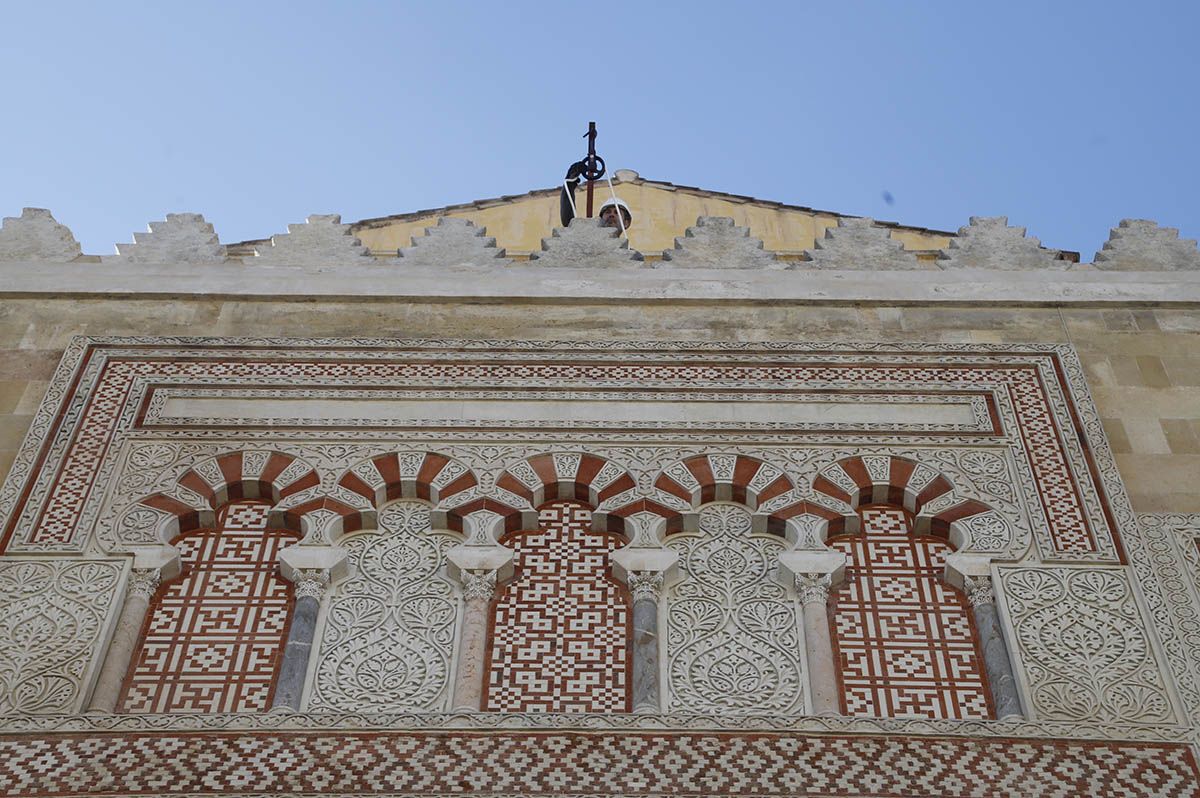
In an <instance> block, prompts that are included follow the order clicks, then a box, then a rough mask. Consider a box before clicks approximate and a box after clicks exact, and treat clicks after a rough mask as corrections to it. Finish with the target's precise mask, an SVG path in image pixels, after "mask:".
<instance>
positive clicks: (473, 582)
mask: <svg viewBox="0 0 1200 798" xmlns="http://www.w3.org/2000/svg"><path fill="white" fill-rule="evenodd" d="M462 583H463V596H464V597H465V598H466V599H467V601H472V600H479V601H491V600H492V596H493V595H494V594H495V593H496V572H495V571H463V572H462Z"/></svg>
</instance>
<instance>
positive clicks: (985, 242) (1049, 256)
mask: <svg viewBox="0 0 1200 798" xmlns="http://www.w3.org/2000/svg"><path fill="white" fill-rule="evenodd" d="M1057 254H1058V252H1057V251H1056V250H1050V249H1045V248H1044V247H1043V246H1042V244H1041V242H1040V241H1038V240H1037V239H1036V238H1034V237H1032V236H1026V235H1025V228H1024V227H1014V226H1012V225H1009V223H1008V217H1007V216H972V217H971V223H970V224H968V225H967V226H966V227H960V228H958V237H957V238H954V239H951V241H950V246H948V247H947V248H946V249H944V250H942V251H941V253H940V254H939V255H938V262H937V265H938V266H940V267H942V268H943V269H993V270H998V271H1016V270H1029V271H1035V270H1040V269H1065V268H1067V266H1069V265H1070V264H1069V263H1068V262H1067V261H1063V260H1058V259H1057V258H1056V256H1057Z"/></svg>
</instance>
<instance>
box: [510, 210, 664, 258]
mask: <svg viewBox="0 0 1200 798" xmlns="http://www.w3.org/2000/svg"><path fill="white" fill-rule="evenodd" d="M530 258H531V259H533V260H534V261H536V263H537V265H538V266H543V267H548V268H559V269H562V268H568V269H613V268H619V269H629V268H641V267H642V264H641V261H642V253H640V252H637V251H636V250H632V249H630V248H629V241H628V239H626V238H624V237H623V236H622V235H621V231H620V230H618V229H617V228H615V227H601V226H600V220H599V219H585V218H583V217H579V216H576V217H575V218H574V219H572V220H571V224H570V225H569V226H568V227H566V228H562V227H560V228H557V229H555V231H554V235H553V236H551V237H550V238H543V239H542V252H540V253H537V252H535V253H533V254H532V255H530Z"/></svg>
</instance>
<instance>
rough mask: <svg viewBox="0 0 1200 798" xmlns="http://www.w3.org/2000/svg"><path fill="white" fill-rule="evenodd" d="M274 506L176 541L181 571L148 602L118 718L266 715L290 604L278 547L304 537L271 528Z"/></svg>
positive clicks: (226, 518)
mask: <svg viewBox="0 0 1200 798" xmlns="http://www.w3.org/2000/svg"><path fill="white" fill-rule="evenodd" d="M269 509H270V507H269V506H268V505H266V504H258V503H253V502H236V503H232V504H228V505H226V506H225V507H223V508H221V510H219V511H218V513H217V524H216V528H215V529H206V530H200V531H196V532H189V533H187V534H186V535H184V536H183V537H180V538H179V539H177V540H176V541H175V546H176V547H178V549H179V550H180V553H181V555H182V559H183V574H182V576H181V577H180V578H178V579H176V580H174V581H172V582H170V583H168V584H166V585H164V586H163V587H160V588H159V590H158V593H157V594H156V595H155V597H154V599H153V601H152V602H151V605H150V610H149V612H148V613H147V618H146V625H145V627H144V628H143V631H142V639H141V641H140V645H139V646H138V648H137V649H136V652H137V653H136V654H135V659H134V663H133V665H132V667H131V669H130V673H129V674H128V676H127V677H126V680H125V686H124V692H123V695H122V698H121V702H120V704H119V707H118V711H119V712H262V711H265V710H267V709H269V704H268V700H269V699H270V695H271V687H272V682H273V680H274V677H275V671H276V668H277V666H278V663H279V657H280V653H281V651H282V648H283V643H284V635H285V633H286V631H287V622H288V613H289V611H290V609H291V604H292V587H291V584H290V583H289V582H286V581H284V580H283V579H282V578H280V577H279V576H278V575H277V573H276V572H277V570H278V556H279V550H280V549H281V548H283V547H284V546H287V545H288V544H290V543H292V542H293V541H295V540H296V539H297V538H298V537H299V536H298V535H297V534H296V533H294V532H291V531H289V530H286V529H267V511H268V510H269Z"/></svg>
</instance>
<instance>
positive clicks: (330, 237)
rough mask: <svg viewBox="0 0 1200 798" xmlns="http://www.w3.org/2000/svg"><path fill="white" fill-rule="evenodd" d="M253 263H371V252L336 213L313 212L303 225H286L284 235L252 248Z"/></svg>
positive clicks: (321, 264)
mask: <svg viewBox="0 0 1200 798" xmlns="http://www.w3.org/2000/svg"><path fill="white" fill-rule="evenodd" d="M254 254H255V256H256V257H255V258H254V262H255V263H261V264H265V265H273V264H279V265H287V266H324V265H336V264H339V263H345V264H352V265H354V264H357V265H360V266H362V265H366V264H369V263H372V261H371V260H370V259H369V258H370V252H368V251H367V248H366V247H364V246H363V245H362V242H361V241H359V240H358V239H357V238H355V237H354V236H353V235H351V234H350V225H348V224H342V217H341V216H339V215H338V214H336V213H329V214H322V213H314V214H313V215H311V216H309V217H308V219H307V221H305V223H304V224H289V225H288V231H287V232H286V233H280V234H279V235H274V236H271V243H270V244H269V245H263V246H259V247H255V248H254Z"/></svg>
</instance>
